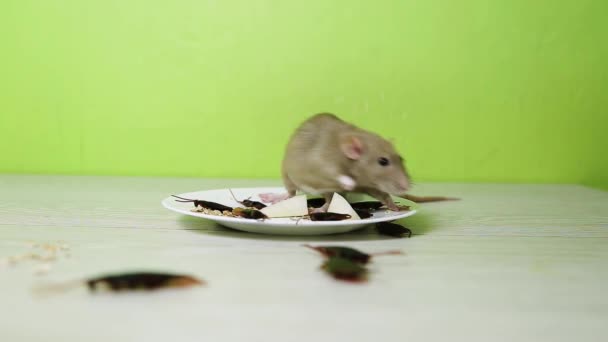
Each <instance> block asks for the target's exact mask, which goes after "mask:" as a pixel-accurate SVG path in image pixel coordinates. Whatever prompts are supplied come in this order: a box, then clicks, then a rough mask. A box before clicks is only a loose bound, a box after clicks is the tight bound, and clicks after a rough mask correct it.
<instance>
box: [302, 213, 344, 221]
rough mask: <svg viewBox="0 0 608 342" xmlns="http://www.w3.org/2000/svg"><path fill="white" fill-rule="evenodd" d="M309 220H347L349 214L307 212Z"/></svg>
mask: <svg viewBox="0 0 608 342" xmlns="http://www.w3.org/2000/svg"><path fill="white" fill-rule="evenodd" d="M309 216H310V220H311V221H342V220H348V219H349V218H350V217H351V216H350V215H348V214H338V213H328V212H322V213H311V214H309Z"/></svg>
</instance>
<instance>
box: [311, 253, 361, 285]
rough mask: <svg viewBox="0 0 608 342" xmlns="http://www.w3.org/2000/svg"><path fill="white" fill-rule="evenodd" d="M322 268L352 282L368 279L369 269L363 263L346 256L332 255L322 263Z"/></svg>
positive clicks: (338, 277)
mask: <svg viewBox="0 0 608 342" xmlns="http://www.w3.org/2000/svg"><path fill="white" fill-rule="evenodd" d="M321 269H323V270H324V271H325V272H327V273H329V274H330V275H331V276H332V277H334V278H336V279H338V280H345V281H351V282H363V281H365V280H367V269H366V268H365V267H364V266H362V265H361V264H359V263H356V262H353V261H351V260H349V259H346V258H341V257H331V258H329V259H327V260H326V261H325V262H324V263H323V264H322V265H321Z"/></svg>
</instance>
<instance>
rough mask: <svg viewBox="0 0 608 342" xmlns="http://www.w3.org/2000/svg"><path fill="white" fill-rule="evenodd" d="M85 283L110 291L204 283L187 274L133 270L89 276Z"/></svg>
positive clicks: (155, 288) (93, 287) (154, 288)
mask: <svg viewBox="0 0 608 342" xmlns="http://www.w3.org/2000/svg"><path fill="white" fill-rule="evenodd" d="M86 284H87V286H88V288H89V290H91V291H95V290H97V289H98V287H107V288H109V289H111V290H112V291H125V290H138V289H141V290H157V289H160V288H169V287H189V286H196V285H203V284H204V283H203V281H201V280H199V279H196V278H194V277H191V276H188V275H181V274H169V273H153V272H135V273H122V274H114V275H106V276H101V277H96V278H91V279H88V280H87V281H86Z"/></svg>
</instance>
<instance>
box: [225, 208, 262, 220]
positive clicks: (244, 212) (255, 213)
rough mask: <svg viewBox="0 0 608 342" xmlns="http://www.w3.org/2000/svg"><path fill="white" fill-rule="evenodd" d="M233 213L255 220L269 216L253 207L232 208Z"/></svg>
mask: <svg viewBox="0 0 608 342" xmlns="http://www.w3.org/2000/svg"><path fill="white" fill-rule="evenodd" d="M232 213H233V214H234V215H236V216H239V217H243V218H246V219H253V220H264V219H267V218H268V216H266V215H265V214H264V213H263V212H261V211H259V210H257V209H251V208H234V209H232Z"/></svg>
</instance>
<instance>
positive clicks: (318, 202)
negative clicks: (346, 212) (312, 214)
mask: <svg viewBox="0 0 608 342" xmlns="http://www.w3.org/2000/svg"><path fill="white" fill-rule="evenodd" d="M306 204H307V205H308V207H309V208H321V207H322V206H323V205H324V204H325V198H323V197H319V198H309V199H307V200H306Z"/></svg>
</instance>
